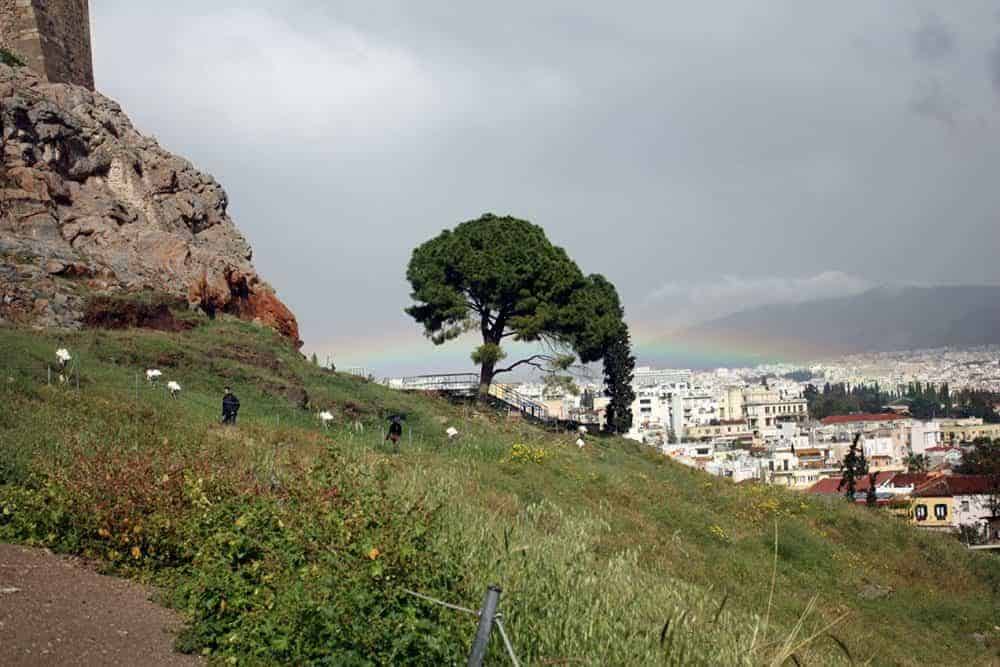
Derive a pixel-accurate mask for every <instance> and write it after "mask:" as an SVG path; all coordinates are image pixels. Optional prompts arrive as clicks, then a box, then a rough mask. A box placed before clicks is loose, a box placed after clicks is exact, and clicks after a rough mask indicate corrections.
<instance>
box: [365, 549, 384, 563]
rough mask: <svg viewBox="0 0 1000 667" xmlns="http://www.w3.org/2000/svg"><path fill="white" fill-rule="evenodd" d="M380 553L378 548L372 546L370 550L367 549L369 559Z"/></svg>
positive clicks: (376, 556)
mask: <svg viewBox="0 0 1000 667" xmlns="http://www.w3.org/2000/svg"><path fill="white" fill-rule="evenodd" d="M381 553H382V552H381V551H379V550H378V549H376V548H375V547H372V548H371V549H370V550H369V551H368V558H369V559H370V560H375V559H376V558H378V557H379V554H381Z"/></svg>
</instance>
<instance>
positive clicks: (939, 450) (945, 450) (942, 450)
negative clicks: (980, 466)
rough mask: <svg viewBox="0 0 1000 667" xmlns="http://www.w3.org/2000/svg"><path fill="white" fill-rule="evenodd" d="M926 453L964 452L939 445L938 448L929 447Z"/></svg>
mask: <svg viewBox="0 0 1000 667" xmlns="http://www.w3.org/2000/svg"><path fill="white" fill-rule="evenodd" d="M924 451H925V452H952V451H955V452H960V451H962V450H961V449H959V448H958V447H947V446H945V445H938V446H936V447H928V448H927V449H925V450H924Z"/></svg>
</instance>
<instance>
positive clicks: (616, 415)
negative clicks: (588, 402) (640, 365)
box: [604, 325, 635, 433]
mask: <svg viewBox="0 0 1000 667" xmlns="http://www.w3.org/2000/svg"><path fill="white" fill-rule="evenodd" d="M634 376H635V357H634V356H632V343H631V340H630V337H629V333H628V327H626V326H624V325H622V328H621V331H620V332H619V334H618V336H617V337H616V338H615V339H614V341H613V342H612V343H611V344H610V345H609V346H608V348H607V350H605V352H604V390H605V392H606V393H607V395H608V397H609V398H610V399H611V401H610V402H609V403H608V407H607V409H606V411H605V417H606V419H605V429H606V430H608V431H610V432H611V433H625V432H626V431H628V430H629V429H630V428H632V402H633V401H634V400H635V392H634V391H633V390H632V379H633V377H634Z"/></svg>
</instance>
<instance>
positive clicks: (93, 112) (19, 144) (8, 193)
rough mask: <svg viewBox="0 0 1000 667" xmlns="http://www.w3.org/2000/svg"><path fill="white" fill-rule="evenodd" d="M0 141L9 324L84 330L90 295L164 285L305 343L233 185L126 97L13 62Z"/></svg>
mask: <svg viewBox="0 0 1000 667" xmlns="http://www.w3.org/2000/svg"><path fill="white" fill-rule="evenodd" d="M0 139H2V163H0V322H2V321H3V320H11V321H18V322H25V323H35V324H39V325H43V326H78V325H79V322H80V319H81V316H82V310H83V302H84V297H85V296H86V294H87V293H90V292H98V293H114V292H123V291H135V290H142V289H155V290H159V291H163V292H167V293H169V294H173V295H176V296H183V297H184V298H186V299H187V301H188V303H189V304H191V306H192V307H199V308H201V309H202V310H204V311H205V312H206V313H208V314H209V315H214V314H215V313H229V314H233V315H237V316H239V317H241V318H244V319H247V320H256V321H259V322H261V323H262V324H265V325H267V326H270V327H273V328H275V329H277V330H278V331H279V332H281V333H282V334H283V335H285V336H287V337H288V338H290V339H291V340H293V341H295V342H296V343H297V344H299V331H298V325H297V323H296V320H295V316H294V315H293V314H292V313H291V311H290V310H289V309H288V308H287V307H286V306H285V305H284V304H283V303H282V302H281V301H280V300H279V299H278V297H277V295H276V294H275V293H274V290H273V289H272V288H271V287H270V286H269V285H268V284H267V283H265V282H264V281H263V280H262V279H261V278H260V276H258V275H257V272H256V271H255V270H254V267H253V264H252V263H251V258H252V251H251V249H250V246H249V245H248V244H247V242H246V239H244V238H243V236H242V235H241V234H240V232H239V230H238V229H237V228H236V225H235V224H234V223H233V221H232V219H231V218H230V217H229V215H228V214H227V213H226V207H227V204H228V200H227V198H226V193H225V191H224V190H223V189H222V187H221V186H220V185H219V184H218V183H217V182H216V181H215V179H214V178H212V177H211V176H209V175H208V174H205V173H202V172H200V171H198V170H197V169H195V168H194V166H192V165H191V163H190V162H188V161H187V160H185V159H183V158H180V157H178V156H176V155H173V154H171V153H169V152H167V151H166V150H164V149H163V148H161V147H160V146H159V144H157V142H156V141H155V140H154V139H151V138H149V137H145V136H143V135H141V134H139V132H137V131H136V129H135V128H134V127H133V126H132V123H131V122H130V121H129V119H128V118H127V117H126V116H125V114H124V113H123V112H122V110H121V107H119V106H118V104H116V103H115V102H114V101H112V100H110V99H108V98H106V97H104V96H102V95H100V94H97V93H94V92H92V91H90V90H88V89H87V88H83V87H79V86H72V85H67V84H52V83H46V82H44V81H42V80H41V79H39V78H38V77H37V76H36V75H34V74H33V73H31V72H30V71H29V70H28V69H27V68H10V67H6V66H4V65H0Z"/></svg>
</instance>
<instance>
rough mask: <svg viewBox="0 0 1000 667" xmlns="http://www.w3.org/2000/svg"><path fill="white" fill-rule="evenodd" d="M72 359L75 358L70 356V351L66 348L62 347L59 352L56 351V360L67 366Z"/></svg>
mask: <svg viewBox="0 0 1000 667" xmlns="http://www.w3.org/2000/svg"><path fill="white" fill-rule="evenodd" d="M72 358H73V357H71V356H70V354H69V350H67V349H66V348H65V347H60V348H59V349H58V350H56V359H58V360H59V361H60V362H62V363H64V364H65V363H66V362H67V361H69V360H71V359H72Z"/></svg>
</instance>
